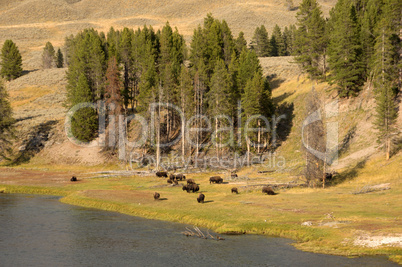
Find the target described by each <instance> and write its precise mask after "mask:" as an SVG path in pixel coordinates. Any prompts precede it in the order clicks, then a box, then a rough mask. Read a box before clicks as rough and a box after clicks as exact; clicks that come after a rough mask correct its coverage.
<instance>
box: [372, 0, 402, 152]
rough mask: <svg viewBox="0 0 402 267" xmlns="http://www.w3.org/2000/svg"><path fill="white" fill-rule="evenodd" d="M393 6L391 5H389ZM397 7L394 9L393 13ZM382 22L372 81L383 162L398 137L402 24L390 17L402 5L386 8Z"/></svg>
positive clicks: (377, 39) (376, 123) (399, 9)
mask: <svg viewBox="0 0 402 267" xmlns="http://www.w3.org/2000/svg"><path fill="white" fill-rule="evenodd" d="M391 3H392V2H391ZM395 7H396V9H395ZM385 10H386V12H385V14H384V16H383V18H382V20H381V21H380V22H379V23H378V25H377V32H378V33H379V34H378V37H377V38H376V42H375V47H374V49H375V52H374V66H376V68H375V69H374V80H375V83H374V84H375V87H376V104H377V107H376V121H375V125H376V128H377V130H378V139H377V141H378V143H380V144H384V148H385V151H386V160H388V159H389V158H390V152H391V146H392V139H393V136H394V135H395V134H396V133H397V127H396V120H397V117H398V105H397V103H396V96H397V94H398V91H399V90H400V86H401V85H400V75H399V74H400V73H401V62H400V61H401V58H400V51H401V48H402V42H401V39H400V37H399V32H400V29H401V24H399V25H398V24H396V23H395V22H394V18H393V16H392V14H393V13H394V12H395V11H396V12H395V13H398V12H399V13H400V12H401V10H402V8H401V4H400V5H399V6H398V5H395V6H394V5H389V4H388V5H387V6H386V7H385Z"/></svg>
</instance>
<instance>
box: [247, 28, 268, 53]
mask: <svg viewBox="0 0 402 267" xmlns="http://www.w3.org/2000/svg"><path fill="white" fill-rule="evenodd" d="M250 48H251V49H252V50H254V51H255V53H256V54H257V56H258V57H268V56H269V55H270V51H271V47H270V41H269V38H268V32H267V29H266V28H265V26H264V25H261V27H257V28H256V29H255V31H254V35H253V38H252V39H251V43H250Z"/></svg>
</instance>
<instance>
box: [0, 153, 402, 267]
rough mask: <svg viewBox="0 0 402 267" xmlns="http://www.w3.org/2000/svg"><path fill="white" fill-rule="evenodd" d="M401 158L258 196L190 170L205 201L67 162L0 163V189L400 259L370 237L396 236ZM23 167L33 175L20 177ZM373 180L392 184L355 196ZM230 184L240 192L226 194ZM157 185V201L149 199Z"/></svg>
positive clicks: (395, 250) (158, 181)
mask: <svg viewBox="0 0 402 267" xmlns="http://www.w3.org/2000/svg"><path fill="white" fill-rule="evenodd" d="M401 161H402V155H399V156H396V157H394V158H393V159H392V160H391V161H390V162H388V163H386V164H384V162H383V161H382V160H380V159H377V160H376V159H374V160H371V161H369V162H366V163H365V168H358V166H357V167H356V168H355V169H354V170H353V172H355V173H354V176H351V175H350V173H349V172H351V170H348V171H347V172H348V173H341V177H342V175H346V174H348V175H347V176H345V177H349V178H348V180H344V181H342V183H340V184H338V185H336V186H332V187H329V188H326V189H321V188H320V189H312V188H294V189H286V190H285V189H283V190H280V191H278V194H277V195H275V196H268V195H263V194H262V193H261V191H260V188H259V187H251V186H248V187H247V184H248V185H250V184H249V183H250V182H249V180H247V182H244V181H239V180H228V181H229V183H228V184H211V185H210V184H209V182H208V178H209V176H210V175H212V174H213V173H203V174H188V175H187V178H193V179H195V180H196V182H197V183H198V184H199V185H200V191H201V192H202V193H204V194H205V195H206V203H204V204H199V203H197V201H196V197H197V196H198V194H193V193H186V192H185V191H182V189H181V187H180V186H176V187H172V186H170V185H168V184H167V183H166V179H162V178H157V177H155V176H153V175H152V176H120V177H119V176H112V177H108V178H105V177H99V174H94V173H93V169H87V170H85V168H80V169H79V170H78V171H77V170H76V169H74V172H75V173H77V176H78V177H79V179H80V178H81V179H80V181H79V182H77V183H72V182H70V181H69V179H68V178H69V177H68V175H69V174H70V173H71V172H72V170H70V171H69V170H68V167H66V166H65V167H57V168H55V170H57V171H54V172H51V171H50V170H47V171H43V170H40V168H39V169H37V170H34V171H32V170H27V169H2V176H1V177H0V191H2V190H3V191H4V192H5V193H28V194H52V195H60V196H63V198H62V199H61V201H62V202H64V203H69V204H73V205H79V206H84V207H91V208H97V209H102V210H109V211H117V212H120V213H124V214H129V215H133V216H141V217H145V218H149V219H158V220H165V221H171V222H181V223H187V224H192V225H196V226H199V227H206V228H210V229H212V230H214V231H216V232H219V233H247V234H263V235H272V236H279V237H286V238H291V239H294V240H295V241H297V243H295V246H296V247H297V248H299V249H302V250H306V251H311V252H316V253H327V254H335V255H345V256H361V255H388V256H389V257H390V259H391V260H393V261H396V262H398V263H400V264H401V263H402V257H401V255H402V248H401V246H386V245H385V246H381V244H380V246H377V247H370V246H371V245H372V244H371V243H370V240H373V239H376V238H378V237H380V238H381V237H383V239H384V240H385V238H402V222H401V219H402V218H401V214H402V205H401V202H400V196H401V195H402V180H401V178H402V175H401V174H400V172H399V170H400V162H401ZM7 172H10V174H11V175H8V176H7ZM26 172H31V173H29V175H26V177H25V178H24V179H23V178H21V179H18V177H21V173H26ZM247 172H248V173H249V172H250V171H249V170H247ZM12 173H14V175H12ZM41 173H42V174H41ZM41 175H42V176H41ZM3 176H4V177H3ZM6 176H7V177H6ZM97 176H98V178H96V177H97ZM41 177H42V178H41ZM70 177H71V176H70ZM350 177H354V178H350ZM256 179H257V180H258V178H256ZM266 179H269V177H266ZM283 179H284V178H283ZM226 180H227V179H226ZM379 183H390V186H391V189H390V190H384V191H378V192H371V193H365V194H353V193H356V192H358V191H362V189H363V188H364V187H367V186H368V185H375V184H379ZM234 186H237V187H238V188H239V192H240V194H238V195H236V194H232V193H231V192H230V189H231V188H232V187H234ZM155 191H157V192H159V193H160V194H161V198H162V199H163V200H160V201H155V200H154V199H153V197H152V195H153V192H155ZM303 223H304V225H302V224H303ZM183 230H184V229H183ZM399 244H400V243H399Z"/></svg>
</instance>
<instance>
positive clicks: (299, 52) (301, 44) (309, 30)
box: [293, 0, 327, 79]
mask: <svg viewBox="0 0 402 267" xmlns="http://www.w3.org/2000/svg"><path fill="white" fill-rule="evenodd" d="M296 18H297V26H298V29H297V31H296V36H295V40H294V44H293V50H294V51H293V53H294V55H295V60H296V62H297V63H299V64H300V65H301V67H302V69H303V70H304V71H305V72H307V73H308V75H309V76H310V78H312V79H318V78H322V77H323V75H324V74H325V71H326V66H325V52H326V50H325V49H326V46H327V41H326V38H325V20H324V18H323V16H322V12H321V9H320V7H319V5H318V3H317V1H316V0H303V2H302V3H301V5H300V10H299V11H298V12H297V15H296Z"/></svg>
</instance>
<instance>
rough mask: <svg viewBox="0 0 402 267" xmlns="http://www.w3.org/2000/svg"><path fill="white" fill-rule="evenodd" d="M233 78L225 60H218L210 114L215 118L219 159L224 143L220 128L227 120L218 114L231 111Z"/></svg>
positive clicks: (213, 81) (211, 94)
mask: <svg viewBox="0 0 402 267" xmlns="http://www.w3.org/2000/svg"><path fill="white" fill-rule="evenodd" d="M232 86H233V84H232V79H231V76H230V73H229V72H228V70H227V69H226V65H225V62H224V61H223V60H218V62H217V64H216V66H215V69H214V74H213V76H212V79H211V90H210V91H209V92H208V107H209V110H210V115H212V116H213V117H214V118H215V133H214V141H215V146H216V153H217V157H218V159H219V158H220V156H221V155H220V151H219V148H220V146H221V144H222V140H223V134H222V132H220V131H219V130H218V128H221V126H223V125H224V126H227V125H225V123H227V121H225V120H219V118H218V116H220V115H227V114H229V113H230V111H231V105H230V99H229V97H230V92H231V89H232Z"/></svg>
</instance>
